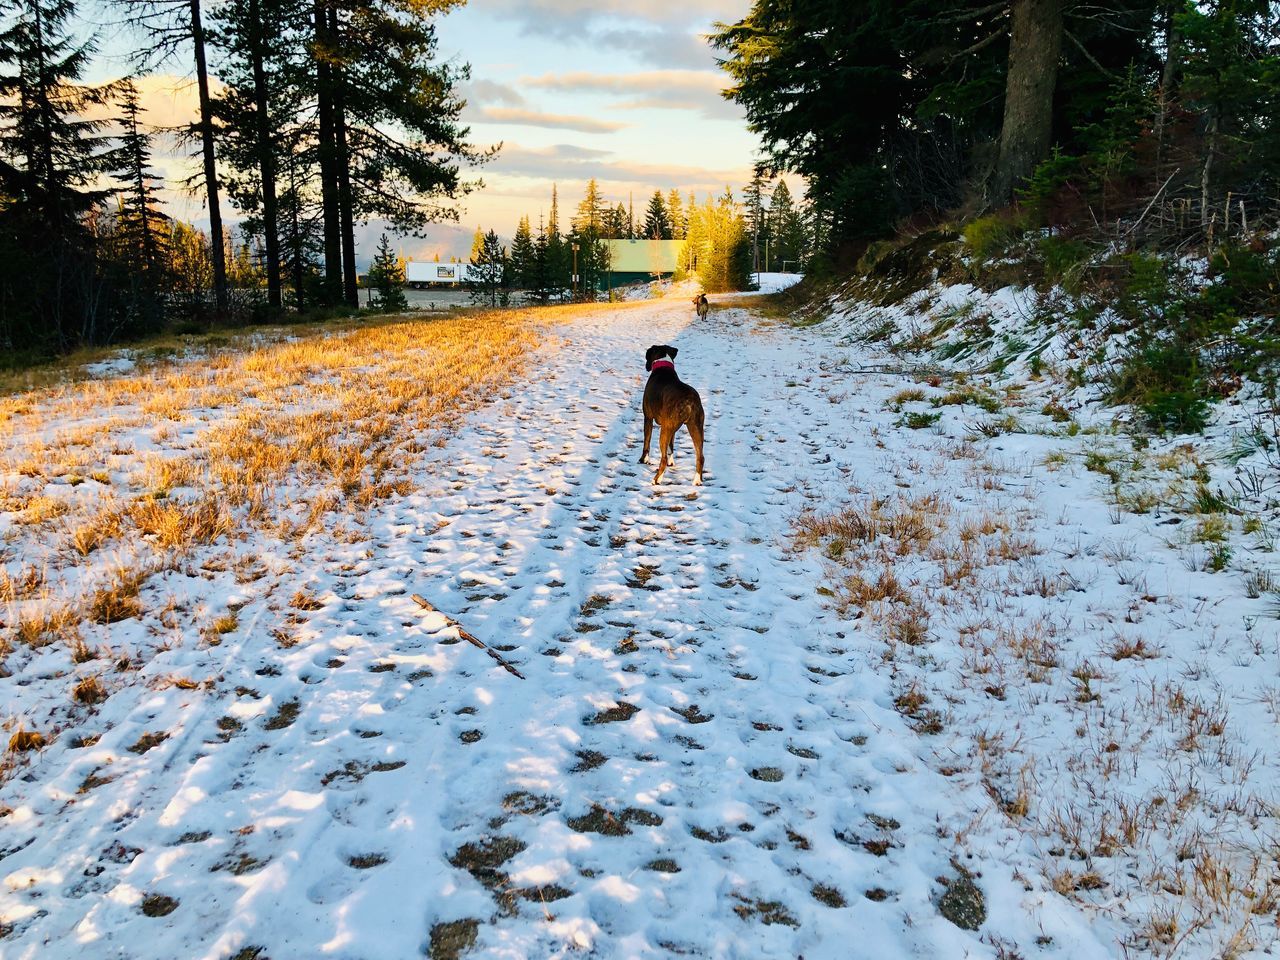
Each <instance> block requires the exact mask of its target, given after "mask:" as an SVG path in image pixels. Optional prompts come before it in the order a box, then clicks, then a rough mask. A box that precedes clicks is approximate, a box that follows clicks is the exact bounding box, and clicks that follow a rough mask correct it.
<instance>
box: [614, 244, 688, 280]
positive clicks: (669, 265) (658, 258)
mask: <svg viewBox="0 0 1280 960" xmlns="http://www.w3.org/2000/svg"><path fill="white" fill-rule="evenodd" d="M604 244H605V246H606V247H608V248H609V258H610V259H609V271H608V272H607V273H605V274H604V275H603V276H601V277H600V283H601V287H602V289H609V290H612V289H613V288H614V287H624V286H626V285H628V284H631V283H643V282H645V281H649V280H661V279H662V278H664V277H669V276H671V275H672V274H673V273H675V272H676V268H677V267H678V266H679V264H680V251H681V250H682V249H683V248H684V241H683V240H605V241H604Z"/></svg>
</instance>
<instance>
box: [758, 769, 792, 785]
mask: <svg viewBox="0 0 1280 960" xmlns="http://www.w3.org/2000/svg"><path fill="white" fill-rule="evenodd" d="M783 776H784V774H783V772H782V769H781V768H780V767H756V768H755V769H754V770H752V771H751V779H752V780H761V781H763V782H764V783H781V782H782V778H783Z"/></svg>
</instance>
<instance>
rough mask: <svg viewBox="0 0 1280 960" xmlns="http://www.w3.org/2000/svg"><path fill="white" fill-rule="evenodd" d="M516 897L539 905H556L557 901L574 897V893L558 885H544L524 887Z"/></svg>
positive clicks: (517, 892) (518, 891)
mask: <svg viewBox="0 0 1280 960" xmlns="http://www.w3.org/2000/svg"><path fill="white" fill-rule="evenodd" d="M516 895H517V896H520V897H523V898H524V899H525V900H533V901H535V902H537V903H555V902H556V901H557V900H564V899H565V898H566V897H571V896H573V891H572V890H570V889H568V888H567V887H562V886H560V884H558V883H544V884H543V885H542V886H540V887H524V888H522V889H520V890H517V891H516Z"/></svg>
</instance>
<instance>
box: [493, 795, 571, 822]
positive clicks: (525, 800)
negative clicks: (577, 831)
mask: <svg viewBox="0 0 1280 960" xmlns="http://www.w3.org/2000/svg"><path fill="white" fill-rule="evenodd" d="M559 807H560V801H559V800H557V799H556V798H555V797H548V796H543V795H540V794H536V793H530V792H529V791H528V790H516V791H514V792H513V793H508V794H507V795H506V796H505V797H503V798H502V809H503V810H506V811H508V812H509V813H522V814H525V815H526V816H541V815H542V814H544V813H548V812H550V811H552V810H556V809H559Z"/></svg>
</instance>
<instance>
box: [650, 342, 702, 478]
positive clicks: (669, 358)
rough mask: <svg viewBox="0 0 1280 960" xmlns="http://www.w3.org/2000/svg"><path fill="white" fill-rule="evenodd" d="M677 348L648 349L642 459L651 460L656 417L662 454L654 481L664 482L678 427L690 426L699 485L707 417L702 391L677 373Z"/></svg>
mask: <svg viewBox="0 0 1280 960" xmlns="http://www.w3.org/2000/svg"><path fill="white" fill-rule="evenodd" d="M677 352H678V351H677V350H676V348H675V347H671V346H667V345H666V344H665V343H664V344H660V345H659V344H655V345H654V346H652V347H650V348H649V349H648V350H646V351H645V354H644V368H645V370H647V371H648V372H649V382H648V383H647V384H645V388H644V405H643V409H644V449H643V450H641V451H640V462H641V463H648V462H649V439H650V438H651V437H652V436H653V422H654V421H655V420H656V421H658V431H659V432H658V452H659V453H660V454H661V457H660V458H659V462H658V472H657V473H655V474H654V475H653V482H654V483H658V482H660V481H661V480H662V475H663V474H664V473H665V472H666V470H667V465H668V464H669V463H670V462H671V454H672V453H673V452H674V448H675V439H676V431H677V430H679V429H680V428H681V427H687V428H688V429H689V436H690V437H691V438H692V439H693V450H694V453H696V454H697V458H698V464H697V473H696V475H695V476H694V479H693V485H694V486H695V487H696V486H699V485H701V483H702V436H703V427H704V425H705V419H706V418H705V415H704V414H703V411H702V398H701V397H700V396H698V391H697V390H695V389H693V387H691V386H689V385H688V384H687V383H684V382H683V381H681V379H680V378H679V377H678V376H676V365H675V363H674V361H675V358H676V353H677Z"/></svg>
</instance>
